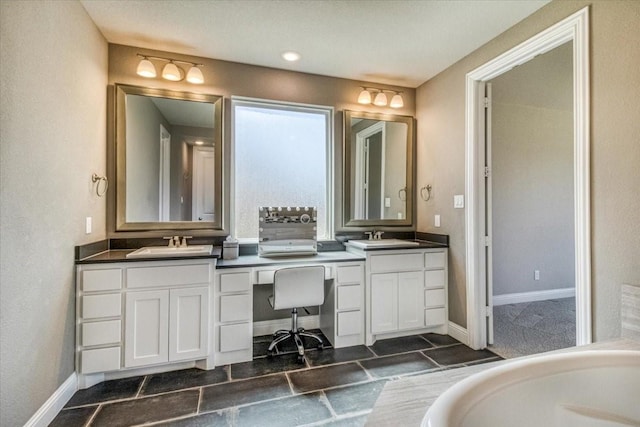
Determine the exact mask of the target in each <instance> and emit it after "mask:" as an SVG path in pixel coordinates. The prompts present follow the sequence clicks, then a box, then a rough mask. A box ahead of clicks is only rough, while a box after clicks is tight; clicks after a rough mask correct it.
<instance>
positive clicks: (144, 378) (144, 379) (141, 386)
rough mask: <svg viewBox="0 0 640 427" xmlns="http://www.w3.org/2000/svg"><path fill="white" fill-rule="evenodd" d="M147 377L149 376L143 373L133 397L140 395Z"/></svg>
mask: <svg viewBox="0 0 640 427" xmlns="http://www.w3.org/2000/svg"><path fill="white" fill-rule="evenodd" d="M148 377H149V376H148V375H145V376H144V377H143V378H142V381H141V382H140V386H139V387H138V391H137V392H136V395H135V397H134V399H137V398H138V397H140V393H141V392H142V388H143V387H144V385H145V383H146V382H147V378H148Z"/></svg>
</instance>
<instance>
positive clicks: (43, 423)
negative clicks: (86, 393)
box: [25, 372, 78, 427]
mask: <svg viewBox="0 0 640 427" xmlns="http://www.w3.org/2000/svg"><path fill="white" fill-rule="evenodd" d="M77 390H78V378H77V376H76V373H75V372H74V373H73V374H71V375H70V376H69V378H67V379H66V380H65V382H63V383H62V384H61V385H60V387H58V389H57V390H56V391H55V392H54V393H53V394H52V395H51V397H49V398H48V399H47V401H46V402H44V405H42V406H41V407H40V409H38V410H37V411H36V413H35V414H33V416H32V417H31V418H30V419H29V421H27V423H26V424H25V427H47V426H48V425H49V424H51V421H53V419H54V418H55V417H56V415H58V413H59V412H60V410H61V409H62V408H64V405H66V404H67V402H68V401H69V400H70V399H71V397H73V395H74V393H75V392H76V391H77Z"/></svg>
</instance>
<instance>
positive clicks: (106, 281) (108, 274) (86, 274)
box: [82, 268, 122, 292]
mask: <svg viewBox="0 0 640 427" xmlns="http://www.w3.org/2000/svg"><path fill="white" fill-rule="evenodd" d="M120 288H122V270H121V269H119V268H110V269H105V270H85V271H83V272H82V290H83V291H85V292H93V291H111V290H116V289H120Z"/></svg>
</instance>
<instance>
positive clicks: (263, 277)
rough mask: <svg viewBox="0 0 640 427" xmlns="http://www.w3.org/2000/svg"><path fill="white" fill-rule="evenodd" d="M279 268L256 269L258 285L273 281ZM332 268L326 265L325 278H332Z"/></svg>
mask: <svg viewBox="0 0 640 427" xmlns="http://www.w3.org/2000/svg"><path fill="white" fill-rule="evenodd" d="M292 267H298V266H293V265H292ZM276 270H277V269H273V270H258V271H256V283H257V284H258V285H268V284H270V283H273V276H274V274H275V273H276ZM332 273H333V272H332V270H331V267H329V266H326V265H325V266H324V278H325V279H327V280H328V279H331V278H332V277H333V276H332Z"/></svg>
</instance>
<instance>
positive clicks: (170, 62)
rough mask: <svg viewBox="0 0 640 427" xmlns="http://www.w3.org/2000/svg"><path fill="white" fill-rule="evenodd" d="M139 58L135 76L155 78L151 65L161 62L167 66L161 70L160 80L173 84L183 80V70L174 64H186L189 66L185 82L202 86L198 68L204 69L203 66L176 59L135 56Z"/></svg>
mask: <svg viewBox="0 0 640 427" xmlns="http://www.w3.org/2000/svg"><path fill="white" fill-rule="evenodd" d="M137 56H138V57H139V58H142V59H141V60H140V62H139V63H138V68H137V69H136V74H138V75H139V76H142V77H146V78H154V77H156V76H157V72H156V67H155V65H153V62H151V60H154V61H163V62H166V63H167V64H166V65H165V66H164V67H163V68H162V78H163V79H165V80H170V81H173V82H179V81H181V80H182V79H184V78H185V73H184V70H183V69H182V68H180V67H178V66H177V65H176V64H186V65H190V66H191V67H190V68H189V71H188V72H187V81H188V82H189V83H193V84H203V83H204V76H203V75H202V70H200V67H204V65H203V64H198V63H195V62H189V61H182V60H178V59H171V58H163V57H160V56H149V55H142V54H139V53H138V54H137Z"/></svg>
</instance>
